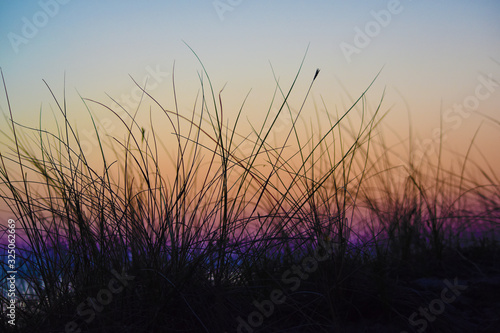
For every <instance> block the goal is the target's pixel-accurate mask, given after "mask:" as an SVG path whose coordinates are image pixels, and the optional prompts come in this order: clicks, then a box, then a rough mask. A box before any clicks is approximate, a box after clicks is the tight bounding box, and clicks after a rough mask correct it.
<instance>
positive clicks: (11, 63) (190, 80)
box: [0, 0, 500, 163]
mask: <svg viewBox="0 0 500 333" xmlns="http://www.w3.org/2000/svg"><path fill="white" fill-rule="evenodd" d="M499 17H500V2H498V1H493V0H492V1H464V0H453V1H452V0H441V1H423V0H422V1H411V0H402V1H394V0H390V1H367V0H365V1H350V2H347V1H337V0H336V1H326V0H321V1H291V0H289V1H283V0H275V1H264V0H260V1H258V0H254V1H249V0H221V1H209V0H207V1H202V0H192V1H180V0H177V1H147V2H145V1H126V0H120V1H118V0H110V1H96V0H88V1H79V0H69V1H68V0H40V1H14V0H2V1H0V67H1V69H2V71H3V75H4V78H5V82H6V86H7V90H8V94H9V98H10V103H11V107H12V113H13V116H14V118H15V120H16V121H17V122H19V123H23V124H26V125H30V126H37V125H38V120H39V113H40V110H42V112H43V117H44V118H43V119H44V124H45V123H47V125H46V126H50V125H49V123H50V119H52V117H53V116H52V113H51V112H52V111H51V109H55V108H56V104H55V102H54V100H53V98H52V96H51V93H50V91H49V90H48V88H47V86H46V85H45V83H44V82H43V80H45V82H46V83H47V84H48V86H49V87H50V88H51V89H53V91H54V94H55V95H56V97H57V98H62V96H63V89H64V88H65V89H66V97H67V100H68V105H69V106H70V107H69V110H70V117H71V119H73V121H74V122H75V123H77V124H78V129H79V130H80V131H82V133H85V131H89V130H90V129H91V127H90V124H89V123H88V115H87V114H86V111H85V108H84V106H83V103H82V101H81V100H79V96H82V97H85V98H89V99H94V100H97V101H100V102H102V103H105V104H106V105H112V104H113V103H112V101H111V100H110V98H109V96H111V97H113V98H114V99H115V100H116V101H118V102H120V103H121V104H123V105H127V106H128V107H130V108H133V107H135V106H137V104H138V99H137V97H134V96H139V95H138V93H139V91H138V89H137V88H135V85H134V83H133V82H132V79H131V77H132V78H134V79H135V80H137V81H138V82H145V80H146V79H147V80H148V89H147V90H148V91H149V92H150V93H151V94H152V95H153V96H155V97H156V98H157V99H158V100H159V101H160V102H161V103H162V104H163V105H164V106H165V107H166V108H173V107H174V105H175V104H174V100H173V94H172V81H173V80H172V79H173V78H172V73H174V75H175V87H176V92H177V94H178V100H179V105H180V106H179V110H180V112H181V113H184V114H185V115H189V114H190V112H191V110H192V108H193V105H194V103H195V101H196V94H197V93H198V91H199V89H200V79H199V75H200V73H201V70H202V67H201V65H200V63H199V62H198V60H197V57H196V56H198V57H199V58H200V59H201V61H202V62H203V65H204V67H205V68H206V70H207V72H208V74H209V76H210V79H211V81H212V83H213V85H214V90H215V91H217V92H218V91H220V90H221V89H222V88H223V87H224V92H223V95H222V96H223V98H224V103H225V112H226V113H225V114H226V117H227V118H228V119H234V118H236V115H237V111H238V110H239V106H240V105H241V103H242V102H243V100H244V99H245V96H246V95H247V94H248V93H249V91H250V95H249V97H248V100H247V102H246V104H245V110H244V111H245V112H246V118H247V119H248V121H249V122H259V121H261V120H262V118H263V117H264V115H265V113H266V111H267V108H268V107H269V104H270V101H271V99H272V95H273V91H274V88H275V77H274V76H273V72H274V75H275V76H276V78H277V79H279V82H280V85H282V87H283V89H284V90H286V89H288V87H289V86H290V84H291V82H292V80H293V78H294V76H295V75H296V73H297V71H298V69H299V66H300V63H301V61H302V59H303V58H304V55H305V62H304V65H303V67H302V70H301V73H300V76H299V80H298V83H297V87H296V90H295V92H296V93H295V94H294V95H293V96H292V98H291V101H293V103H295V104H294V105H296V106H297V107H298V106H299V105H300V102H301V101H302V99H303V98H304V95H305V92H306V91H307V88H308V86H309V84H310V82H311V80H312V77H313V75H314V73H315V71H316V69H317V68H320V69H321V72H320V75H319V76H318V78H317V80H316V81H315V83H314V87H313V89H312V92H311V95H310V96H309V100H310V101H311V104H308V105H309V107H310V108H309V109H307V110H306V111H304V113H303V116H304V117H313V118H314V117H315V111H314V109H313V106H314V104H313V102H316V103H319V104H321V99H323V100H324V101H325V104H326V105H328V107H329V110H330V111H333V110H336V109H339V110H342V109H346V108H347V107H348V106H350V103H351V101H352V99H353V98H354V99H355V98H357V97H359V96H360V94H361V93H362V92H363V91H364V90H365V89H366V88H367V87H368V85H369V84H370V82H371V81H372V80H373V79H374V78H375V76H376V75H377V73H379V72H381V73H380V75H379V76H378V78H377V80H376V81H375V84H374V86H373V87H372V88H371V89H370V91H369V94H368V99H367V100H368V103H369V104H371V105H372V106H376V105H377V103H378V102H379V100H380V98H381V97H382V95H383V94H384V102H383V109H384V111H385V110H389V109H390V113H389V114H388V116H387V117H386V119H385V120H384V122H385V123H384V126H387V127H388V128H391V129H392V130H394V133H396V134H397V135H398V137H400V138H401V137H402V138H405V137H408V133H409V117H410V118H411V125H412V127H413V128H414V133H415V135H416V136H417V139H416V140H417V144H418V145H420V146H421V147H422V148H421V149H422V150H424V151H425V150H427V148H426V147H427V146H426V144H429V142H433V141H435V140H436V129H439V128H440V126H442V128H443V129H444V131H445V133H446V134H447V139H446V140H447V142H446V144H447V145H449V147H451V148H450V149H456V150H457V151H460V152H462V153H465V150H466V148H467V145H468V144H469V143H470V141H471V139H472V137H473V135H474V133H475V131H476V130H477V128H478V126H480V125H481V129H480V132H479V134H478V137H477V146H478V147H481V149H482V150H483V151H484V154H485V155H486V156H487V158H488V160H489V161H490V162H491V163H500V156H499V153H498V149H497V143H498V142H499V140H500V128H499V125H498V124H496V123H495V122H493V121H490V120H488V119H489V118H493V119H496V120H497V121H498V120H500V110H499V106H500V85H499V82H500V20H499V19H498V18H499ZM306 50H307V54H306ZM193 51H194V52H195V53H196V55H195V53H194V52H193ZM174 64H175V67H174ZM174 68H175V69H174ZM0 108H1V111H2V112H3V113H6V112H7V111H8V108H7V102H6V98H5V94H4V93H3V92H2V93H0ZM320 109H321V107H320ZM320 111H321V110H320ZM92 112H94V114H96V115H97V116H98V117H100V118H101V119H108V120H109V119H111V118H110V116H109V115H107V114H105V111H104V110H103V109H102V108H98V107H94V106H93V107H92ZM146 115H147V112H146ZM409 115H410V116H409ZM440 117H443V122H442V125H440ZM144 119H145V120H147V117H145V118H144ZM2 121H3V120H2ZM5 126H6V123H3V124H2V125H0V127H1V128H2V129H3V130H5ZM44 126H45V125H44ZM107 126H108V129H110V128H113V126H112V125H110V124H109V123H108V125H107ZM105 127H106V126H105ZM166 133H168V131H166ZM111 134H112V135H113V133H111ZM438 136H439V135H438ZM89 140H90V139H89ZM0 142H1V141H0ZM92 149H93V148H92V147H88V151H89V153H95V147H94V149H93V151H92ZM0 150H1V149H0Z"/></svg>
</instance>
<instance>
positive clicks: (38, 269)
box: [0, 60, 500, 332]
mask: <svg viewBox="0 0 500 333" xmlns="http://www.w3.org/2000/svg"><path fill="white" fill-rule="evenodd" d="M303 61H304V60H303ZM200 64H201V66H202V67H203V64H202V63H201V61H200ZM301 71H302V64H301V66H300V68H299V70H298V72H297V74H296V76H295V78H294V80H293V82H292V83H291V84H290V86H289V87H288V88H287V89H284V88H283V87H282V85H281V84H279V81H278V79H276V85H275V87H276V89H275V91H274V96H273V99H272V101H271V103H270V105H269V109H268V111H267V116H266V117H265V118H264V119H263V120H262V123H261V124H251V125H252V132H251V133H249V134H248V135H243V134H242V133H241V132H240V131H239V127H238V126H240V123H241V122H242V120H241V119H242V117H243V115H244V103H243V104H242V106H241V108H240V110H239V111H238V113H237V114H236V117H235V118H234V119H232V118H231V117H233V115H234V112H231V113H229V112H227V110H224V107H223V106H224V104H223V98H222V93H221V92H219V93H216V90H215V88H214V87H213V86H212V83H211V81H210V77H209V76H208V74H207V72H206V70H205V68H204V67H203V71H202V72H201V73H200V89H201V94H200V95H199V97H198V98H197V100H196V103H195V106H194V107H193V112H192V114H191V115H189V116H186V115H182V114H181V113H180V112H179V109H178V107H177V104H178V103H177V96H176V92H175V84H174V91H173V96H174V101H175V109H173V110H169V109H166V108H164V107H163V106H162V105H161V104H160V103H159V102H158V100H157V99H156V98H155V97H154V96H152V95H150V94H149V93H148V91H147V85H145V86H141V85H139V84H138V83H137V82H135V81H134V82H135V84H137V86H138V87H140V88H141V90H142V92H143V96H142V101H141V103H144V101H146V100H147V101H149V102H151V103H152V105H153V106H154V110H155V111H156V112H159V113H161V114H163V115H164V117H165V119H166V121H167V122H168V124H169V128H168V130H167V129H165V127H164V126H163V125H161V126H160V125H157V124H155V122H154V121H153V117H152V116H151V117H150V119H151V121H150V123H149V124H143V123H140V122H139V120H138V119H139V117H138V115H139V114H140V112H141V111H142V110H141V107H140V106H139V107H138V108H137V110H127V109H126V108H124V107H123V106H121V105H119V104H118V108H114V107H110V106H108V105H107V104H106V103H102V102H100V101H96V100H91V99H87V98H82V99H81V101H82V103H83V104H84V105H85V106H86V107H87V110H88V115H89V118H90V120H91V122H92V124H93V127H94V130H95V134H96V136H97V138H98V140H97V143H98V148H99V153H98V154H94V155H96V156H93V157H92V158H91V157H90V156H86V154H85V153H84V149H83V148H82V145H81V139H80V137H79V134H78V131H77V129H76V128H75V127H74V125H72V121H71V115H70V112H69V109H70V107H69V106H68V105H67V103H66V99H65V96H64V95H63V97H62V98H58V97H57V95H56V93H54V92H53V91H52V90H51V88H50V86H49V85H48V84H47V88H48V90H49V91H50V93H51V94H52V96H53V98H54V101H55V103H56V105H57V109H58V110H59V113H60V116H59V118H58V119H59V123H58V125H57V130H55V131H46V130H44V129H43V126H42V114H41V113H40V126H39V128H29V127H26V126H23V125H22V124H19V123H17V122H16V121H15V118H14V116H13V110H12V108H11V105H10V102H9V95H8V93H7V85H6V84H5V81H4V82H3V85H4V88H5V97H6V101H7V105H8V113H9V114H8V115H5V120H6V121H7V122H8V123H9V124H10V125H9V126H10V132H5V133H2V134H3V136H4V139H5V140H8V145H7V146H6V147H5V148H6V149H5V148H4V149H3V151H2V152H1V154H0V162H1V164H0V181H1V185H0V186H1V187H0V189H1V197H2V199H3V200H4V201H5V203H6V204H7V205H8V206H9V208H10V209H11V211H12V214H13V215H14V216H15V219H16V221H17V224H18V226H19V229H18V233H19V237H21V236H22V237H21V238H22V240H19V241H18V263H19V267H18V283H17V288H18V293H17V294H18V298H19V302H18V308H17V323H18V325H17V326H16V327H15V329H14V331H16V332H34V331H37V332H54V331H57V332H63V331H64V330H65V327H66V325H67V323H69V322H74V323H76V325H77V327H78V328H79V329H81V330H82V331H85V332H117V331H121V332H174V331H185V332H198V331H199V332H229V331H235V330H237V329H239V330H240V331H242V330H244V328H242V327H239V328H238V325H239V324H241V323H240V322H239V321H238V319H237V318H243V320H244V321H246V320H247V317H246V316H247V315H248V314H250V313H252V312H253V311H255V310H256V308H255V305H254V302H255V301H257V302H260V301H262V300H265V299H266V297H269V294H270V293H271V292H272V291H273V290H276V289H277V290H281V291H282V292H283V293H284V295H285V296H286V302H285V303H284V304H281V305H276V306H275V307H274V308H273V310H272V311H271V312H272V313H271V314H269V315H268V316H267V315H266V316H263V318H264V320H263V323H261V324H259V325H257V326H258V327H254V326H255V325H254V326H252V325H250V324H248V325H250V326H248V327H251V329H252V330H255V331H256V332H257V331H262V332H264V331H265V332H277V331H294V332H309V331H318V330H321V331H332V330H335V331H349V330H350V329H352V330H353V331H356V330H357V331H359V327H358V326H353V325H355V324H354V323H356V322H358V323H361V324H359V325H363V324H362V323H365V324H366V323H367V322H370V321H371V322H377V323H378V322H386V323H391V325H395V326H388V328H387V331H391V329H395V328H401V327H402V328H405V327H406V329H408V327H407V326H408V320H407V317H408V315H409V314H410V313H411V312H413V311H414V309H416V308H418V306H419V304H421V303H422V302H423V301H422V300H423V299H426V297H429V295H427V294H425V292H423V291H415V289H412V287H410V286H409V285H408V284H406V283H405V281H411V280H412V279H417V278H420V277H425V276H443V277H448V278H450V279H452V278H453V277H455V276H457V275H459V274H469V275H470V276H473V275H474V276H476V275H487V274H490V273H491V272H498V259H497V258H498V246H497V238H496V237H497V234H496V233H495V232H492V231H495V230H496V229H495V228H496V227H497V225H498V221H499V217H500V215H499V214H500V204H499V203H500V190H499V187H498V184H499V183H500V182H499V181H498V178H495V177H496V175H495V172H494V168H493V167H492V166H490V165H487V166H486V168H484V167H481V166H480V165H479V164H476V163H475V162H474V161H472V160H470V159H469V158H468V153H467V154H466V155H465V156H464V158H463V160H462V161H461V166H460V168H458V171H457V170H453V169H447V168H446V166H445V165H444V163H443V161H442V158H441V153H439V154H438V156H437V164H436V163H435V161H434V160H432V159H431V158H424V159H422V160H420V161H419V163H418V164H415V163H414V162H413V160H414V159H413V158H412V155H413V152H412V151H411V149H410V150H409V151H408V164H407V165H408V166H409V167H407V169H405V170H403V171H401V169H402V167H398V166H397V165H394V164H393V159H392V157H391V154H392V150H391V149H392V148H391V147H390V146H388V145H387V144H386V143H385V141H384V136H383V135H382V132H381V121H382V120H383V118H384V115H385V112H384V110H383V109H384V107H383V98H381V99H380V102H379V103H378V106H377V107H376V108H375V110H374V111H373V112H369V111H368V108H367V106H366V105H367V103H366V93H367V91H368V90H369V89H370V87H371V86H372V85H373V83H374V82H375V79H374V80H373V81H372V82H371V83H368V84H367V89H366V90H365V91H364V92H363V93H362V94H361V95H360V96H359V97H358V98H357V99H356V100H355V101H354V103H353V104H352V105H351V106H350V107H348V108H346V110H345V111H343V112H342V113H340V114H338V111H337V110H336V111H335V113H334V112H332V111H331V110H329V108H328V107H327V105H326V104H325V103H323V108H324V112H325V114H326V117H327V119H328V123H321V124H320V125H321V126H318V128H315V127H314V126H313V125H312V122H311V123H307V121H305V120H304V117H303V114H302V111H303V109H304V107H305V104H306V103H305V102H306V100H307V99H308V97H309V94H310V91H311V88H312V86H313V84H314V82H315V81H316V80H317V78H318V77H319V76H320V75H321V74H320V72H319V70H317V71H316V72H315V73H311V79H310V80H311V83H310V86H309V89H308V90H307V91H306V92H305V93H304V96H303V103H302V104H301V105H300V106H299V107H298V113H295V114H294V113H292V112H291V106H290V96H291V95H292V94H294V93H295V90H294V89H295V85H296V83H297V81H298V80H299V76H300V75H299V74H300V72H301ZM2 79H3V73H2ZM114 102H115V101H114ZM153 106H152V107H151V110H152V109H153ZM276 106H277V108H278V110H279V111H278V112H277V114H276V115H274V116H272V112H271V110H272V108H273V107H276ZM91 108H97V109H99V110H100V111H99V112H101V111H102V112H107V113H109V114H110V115H113V116H114V117H115V119H116V122H117V123H118V124H120V126H121V127H122V129H123V131H124V133H125V135H124V136H123V137H111V138H109V137H104V136H103V135H102V133H101V132H100V131H99V130H98V121H97V119H96V118H95V116H94V114H93V113H92V112H91V111H90V110H91ZM353 110H357V112H358V115H360V119H361V121H360V122H359V124H358V125H357V126H355V125H353V123H351V122H349V121H348V117H349V115H350V114H351V113H352V112H353ZM120 114H121V115H120ZM123 114H126V116H123ZM229 114H231V117H230V116H229ZM141 119H143V117H141ZM278 119H287V123H288V124H289V128H287V129H286V131H281V132H280V133H279V134H280V139H281V140H280V142H272V141H271V138H272V137H273V130H274V127H275V124H276V123H277V121H278ZM320 127H322V128H325V127H326V129H323V130H321V128H320ZM304 129H305V130H304ZM304 131H309V136H308V137H305V136H304ZM167 136H168V137H169V138H170V141H169V144H168V145H166V144H165V143H164V142H163V140H165V139H166V137H167ZM172 137H173V138H174V139H175V140H173V142H175V144H173V143H172V140H171V138H172ZM410 139H411V138H410ZM244 147H245V148H244ZM248 147H250V148H248ZM472 147H473V145H472V143H471V148H470V149H472ZM440 148H441V147H440ZM165 151H167V152H168V154H169V157H170V161H171V164H170V165H166V164H162V163H160V160H161V157H160V155H161V154H162V152H165ZM439 152H441V149H440V150H439ZM469 169H473V171H474V172H476V173H477V174H479V175H480V176H481V177H482V178H481V177H479V176H478V177H477V178H474V177H473V176H469V175H472V174H473V173H469V172H466V171H467V170H469ZM396 171H397V172H398V173H399V175H401V174H403V178H404V180H403V181H400V177H399V178H398V177H396V176H395V172H396ZM479 231H490V232H488V233H486V234H484V236H481V235H479V237H478V232H479ZM5 233H6V227H5V226H3V225H2V234H3V235H5ZM2 239H4V237H3V236H2ZM465 240H467V242H465ZM6 245H7V243H6V242H3V243H2V247H3V248H4V249H6ZM320 247H323V248H324V250H325V251H326V250H328V251H327V252H328V253H329V254H330V255H329V257H328V259H327V260H324V261H321V262H318V263H317V267H315V268H311V269H310V273H308V274H307V278H306V277H303V278H302V277H300V275H299V278H300V287H299V288H298V289H297V290H290V286H289V285H287V284H286V283H284V281H283V274H284V272H286V271H287V270H289V269H290V268H291V267H294V266H296V265H299V266H300V263H301V261H302V260H303V259H304V258H308V257H311V256H312V255H313V253H314V252H315V251H317V250H318V248H320ZM304 262H305V261H304ZM2 270H3V275H2V276H3V279H2V287H3V286H4V285H5V278H6V272H7V271H8V269H7V268H6V266H3V268H2ZM113 270H115V271H117V272H126V274H128V275H129V276H133V277H134V279H133V280H131V281H130V285H129V286H128V287H127V288H124V290H123V291H122V292H120V293H117V294H114V295H113V300H112V302H110V303H109V304H106V306H105V307H103V308H102V309H101V310H100V311H97V310H96V311H94V312H95V317H92V320H89V319H90V318H89V317H88V316H82V315H81V313H78V306H79V304H81V303H82V302H85V301H86V300H87V299H88V298H89V297H94V298H95V295H96V294H98V293H99V291H100V290H101V289H102V288H105V287H106V286H107V285H108V283H109V281H110V279H112V278H113V276H114V275H113ZM124 274H125V273H124ZM304 276H305V275H304ZM0 302H1V304H2V307H3V308H4V309H5V307H6V305H7V304H8V299H7V298H6V296H5V293H4V294H2V296H1V298H0ZM87 307H88V308H91V304H89V305H88V306H87ZM2 317H3V318H2V319H4V320H3V321H2V322H3V323H2V325H3V329H5V330H11V329H13V328H12V327H10V326H8V325H7V324H6V322H7V320H6V318H5V314H3V315H2ZM455 319H456V317H454V316H453V314H450V315H443V316H441V317H440V318H439V319H438V320H436V321H435V322H433V323H430V325H434V326H433V327H434V328H435V329H442V328H443V327H445V328H447V329H448V330H450V331H453V330H454V328H456V329H462V328H463V327H466V326H459V325H463V323H460V324H459V323H458V322H456V321H455ZM356 327H357V328H356ZM476 328H477V327H476ZM246 329H247V330H248V328H246Z"/></svg>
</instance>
